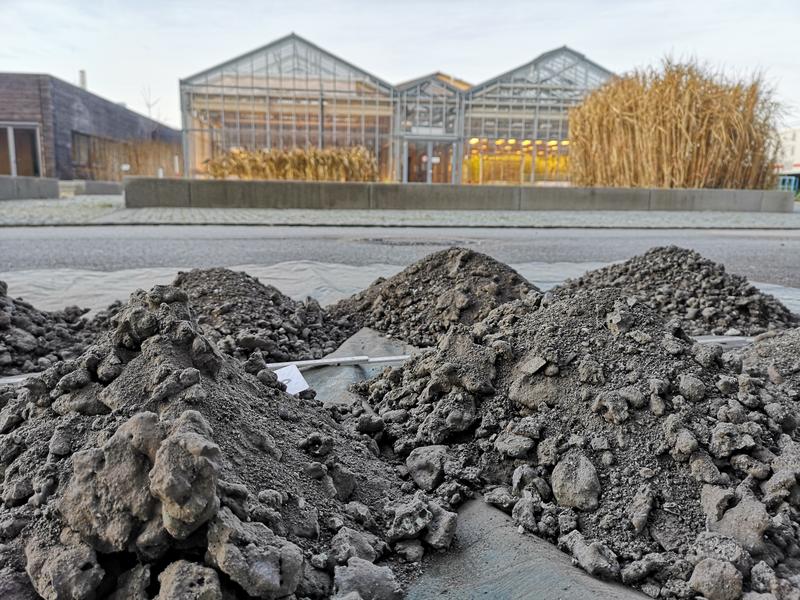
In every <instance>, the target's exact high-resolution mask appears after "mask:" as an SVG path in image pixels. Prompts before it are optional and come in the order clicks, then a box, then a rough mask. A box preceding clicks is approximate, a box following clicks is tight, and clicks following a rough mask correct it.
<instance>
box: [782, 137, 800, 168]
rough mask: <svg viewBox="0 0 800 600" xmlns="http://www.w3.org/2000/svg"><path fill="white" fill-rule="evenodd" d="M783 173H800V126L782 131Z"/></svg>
mask: <svg viewBox="0 0 800 600" xmlns="http://www.w3.org/2000/svg"><path fill="white" fill-rule="evenodd" d="M780 136H781V153H780V155H779V157H778V162H779V163H780V165H781V166H780V173H781V175H800V127H798V128H797V129H786V130H785V131H781V133H780Z"/></svg>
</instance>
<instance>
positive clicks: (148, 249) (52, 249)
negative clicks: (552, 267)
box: [0, 226, 800, 287]
mask: <svg viewBox="0 0 800 600" xmlns="http://www.w3.org/2000/svg"><path fill="white" fill-rule="evenodd" d="M665 244H676V245H679V246H684V247H689V248H693V249H696V250H698V251H699V252H700V253H701V254H703V255H704V256H706V257H708V258H711V259H713V260H716V261H719V262H722V263H723V264H725V265H726V267H727V268H728V270H729V271H730V272H733V273H740V274H742V275H745V276H747V277H748V278H749V279H751V280H754V281H761V282H766V283H775V284H779V285H785V286H791V287H800V231H784V230H781V231H768V230H758V231H756V230H688V229H686V230H630V229H627V230H620V229H617V230H615V229H492V228H486V229H474V228H470V229H453V228H446V229H438V228H378V227H236V226H222V227H220V226H147V227H134V226H131V227H127V226H116V227H32V228H26V227H20V228H14V227H9V228H3V229H0V277H1V276H2V273H3V272H6V271H15V270H23V269H26V270H27V269H57V268H74V269H92V270H104V271H113V270H119V269H129V268H145V267H210V266H230V265H241V264H263V265H269V264H274V263H278V262H283V261H288V260H304V259H305V260H314V261H321V262H331V263H344V264H350V265H365V264H371V263H388V264H398V265H405V264H409V263H411V262H413V261H414V260H416V259H418V258H421V257H422V256H424V255H425V254H428V253H430V252H434V251H436V250H439V249H442V248H445V247H448V246H452V245H460V246H468V247H471V248H474V249H475V250H478V251H480V252H484V253H486V254H489V255H491V256H493V257H495V258H497V259H499V260H501V261H504V262H507V263H517V264H518V263H526V262H611V261H616V260H624V259H626V258H629V257H631V256H633V255H635V254H639V253H641V252H643V251H645V250H647V249H648V248H650V247H653V246H659V245H665Z"/></svg>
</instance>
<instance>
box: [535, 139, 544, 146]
mask: <svg viewBox="0 0 800 600" xmlns="http://www.w3.org/2000/svg"><path fill="white" fill-rule="evenodd" d="M542 144H544V142H543V141H542V140H536V145H537V146H541V145H542Z"/></svg>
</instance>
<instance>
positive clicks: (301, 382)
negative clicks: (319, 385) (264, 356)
mask: <svg viewBox="0 0 800 600" xmlns="http://www.w3.org/2000/svg"><path fill="white" fill-rule="evenodd" d="M275 375H277V376H278V381H280V382H281V383H283V384H285V385H286V393H287V394H299V393H300V392H304V391H306V390H307V389H308V388H309V385H308V383H307V382H306V380H305V378H304V377H303V374H302V373H301V372H300V369H298V368H297V365H289V366H288V367H281V368H280V369H278V370H277V371H275Z"/></svg>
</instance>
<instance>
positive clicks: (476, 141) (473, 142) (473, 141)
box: [469, 138, 480, 146]
mask: <svg viewBox="0 0 800 600" xmlns="http://www.w3.org/2000/svg"><path fill="white" fill-rule="evenodd" d="M478 142H480V140H479V139H478V138H470V140H469V143H470V145H471V146H474V145H475V144H477V143H478Z"/></svg>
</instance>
